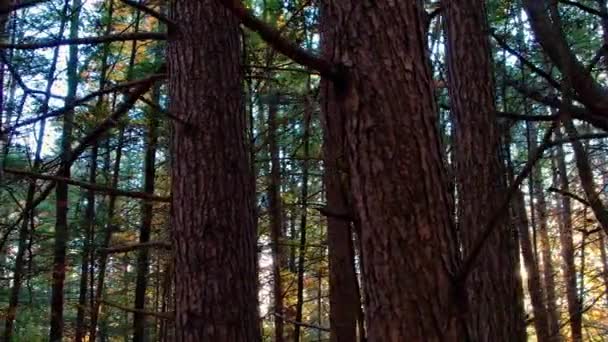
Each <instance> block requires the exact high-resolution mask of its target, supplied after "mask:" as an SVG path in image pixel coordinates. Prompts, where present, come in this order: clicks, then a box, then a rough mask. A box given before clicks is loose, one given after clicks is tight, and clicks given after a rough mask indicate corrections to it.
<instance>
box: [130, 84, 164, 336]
mask: <svg viewBox="0 0 608 342" xmlns="http://www.w3.org/2000/svg"><path fill="white" fill-rule="evenodd" d="M159 99H160V88H159V87H155V88H154V92H153V94H152V102H153V103H156V104H158V103H159ZM147 121H148V134H147V137H146V152H145V157H144V189H143V192H144V193H147V194H151V195H152V194H154V179H155V177H156V150H157V143H158V113H156V112H154V111H153V110H151V111H150V112H148V115H147ZM153 209H154V203H153V202H151V201H144V202H143V203H142V213H141V227H140V230H139V242H140V243H146V242H148V241H150V233H151V231H152V218H153V217H154V211H153ZM148 259H149V256H148V249H147V248H142V249H140V250H139V254H138V255H137V280H136V284H135V309H137V310H144V308H145V303H146V289H147V285H148V282H147V277H148V268H149V260H148ZM145 323H146V317H145V315H143V314H141V313H137V312H136V313H134V315H133V328H134V333H133V341H134V342H143V341H147V338H146V331H145V328H146V326H145Z"/></svg>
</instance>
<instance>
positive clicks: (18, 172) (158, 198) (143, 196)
mask: <svg viewBox="0 0 608 342" xmlns="http://www.w3.org/2000/svg"><path fill="white" fill-rule="evenodd" d="M4 172H6V173H10V174H13V175H17V176H22V177H27V178H32V179H42V180H49V181H54V182H65V183H68V184H70V185H75V186H78V187H81V188H84V189H88V190H91V191H95V192H101V193H105V194H110V195H114V196H123V197H131V198H139V199H143V200H147V201H156V202H170V200H171V198H170V197H161V196H155V195H151V194H148V193H145V192H139V191H126V190H120V189H114V188H109V187H106V186H102V185H98V184H93V183H87V182H82V181H79V180H75V179H71V178H65V177H60V176H55V175H44V174H40V173H35V172H30V171H26V170H17V169H11V168H4Z"/></svg>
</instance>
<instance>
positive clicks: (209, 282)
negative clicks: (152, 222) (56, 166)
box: [167, 0, 261, 342]
mask: <svg viewBox="0 0 608 342" xmlns="http://www.w3.org/2000/svg"><path fill="white" fill-rule="evenodd" d="M171 18H172V19H173V20H174V21H175V22H177V23H178V25H179V31H175V32H179V33H175V34H173V35H171V36H170V38H169V44H168V52H167V53H168V61H169V70H171V73H170V77H169V95H170V99H171V101H170V109H169V112H171V113H173V115H175V116H176V117H178V118H179V122H178V121H174V124H173V137H172V160H171V162H172V186H171V188H172V204H173V205H172V224H171V230H172V240H173V253H174V257H175V271H176V274H175V280H176V281H175V284H176V288H175V299H176V302H175V306H176V307H175V311H176V312H175V332H176V341H184V342H185V341H235V342H238V341H244V342H250V341H251V342H254V341H259V340H260V338H261V337H260V327H259V312H258V305H257V303H258V300H257V295H258V293H257V288H258V286H257V281H258V280H257V242H256V240H257V236H256V235H257V234H256V224H255V209H254V199H255V192H254V184H253V177H251V175H250V172H251V167H250V162H251V161H250V160H249V159H250V158H249V153H248V149H247V142H246V140H247V138H246V117H245V113H244V111H243V101H242V74H241V53H240V39H239V38H240V37H239V23H238V21H237V19H236V18H234V16H233V15H232V14H231V13H229V12H228V11H227V10H226V9H225V8H224V7H223V5H222V4H221V3H220V2H218V1H215V0H201V1H189V0H175V1H173V2H172V4H171ZM201 91H203V93H201Z"/></svg>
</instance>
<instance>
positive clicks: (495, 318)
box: [442, 0, 526, 342]
mask: <svg viewBox="0 0 608 342" xmlns="http://www.w3.org/2000/svg"><path fill="white" fill-rule="evenodd" d="M442 5H444V6H445V21H446V33H447V42H446V43H447V44H446V45H447V53H446V56H447V64H448V90H449V94H450V100H451V109H452V113H453V115H454V126H455V128H454V131H455V137H454V163H455V173H456V188H457V216H458V225H459V232H460V237H461V241H462V248H463V251H464V254H465V255H466V254H468V253H469V251H471V250H472V249H473V248H474V246H475V244H476V242H477V240H479V238H480V236H481V235H482V234H483V231H484V230H485V227H486V226H487V224H488V222H489V221H490V220H491V219H492V217H493V215H496V212H497V210H498V209H499V207H500V205H501V202H502V201H503V199H504V197H505V196H506V191H505V189H506V184H505V182H504V175H505V170H504V167H503V164H502V160H501V155H500V146H501V145H500V133H499V131H498V125H497V118H496V115H495V113H496V106H495V103H494V79H493V71H492V55H491V49H490V44H489V41H488V36H487V23H486V17H485V15H486V12H485V6H484V1H482V0H448V1H447V2H444V3H442ZM472 170H476V171H475V174H474V176H472V175H471V172H472ZM497 224H498V225H499V226H498V227H497V228H496V229H495V230H494V232H493V234H492V236H491V237H490V238H489V239H488V241H487V242H486V245H485V247H484V250H483V252H482V254H481V255H480V257H479V262H478V265H477V267H476V268H475V269H474V270H473V271H472V272H471V274H470V276H469V277H468V280H467V283H466V288H467V290H468V301H469V303H468V308H467V309H468V312H466V314H465V315H466V317H467V319H466V322H467V327H468V334H469V338H470V339H471V340H472V341H509V342H515V341H525V340H526V335H525V326H524V318H523V311H522V307H523V305H521V304H520V302H521V301H522V300H523V298H519V293H520V291H519V288H521V283H520V279H519V277H518V274H519V269H517V268H516V265H517V262H516V260H517V258H518V254H517V253H518V249H517V242H516V240H515V235H514V234H513V232H512V231H511V229H510V224H509V220H508V216H505V218H504V219H503V220H501V221H500V222H498V223H497ZM498 270H500V271H498ZM497 308H500V310H497Z"/></svg>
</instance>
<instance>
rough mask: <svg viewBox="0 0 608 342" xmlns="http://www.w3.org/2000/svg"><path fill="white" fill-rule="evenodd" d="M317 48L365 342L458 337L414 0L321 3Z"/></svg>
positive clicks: (422, 33) (451, 244) (446, 211)
mask: <svg viewBox="0 0 608 342" xmlns="http://www.w3.org/2000/svg"><path fill="white" fill-rule="evenodd" d="M322 11H323V15H322V18H323V24H322V26H323V27H322V29H321V32H322V34H323V36H322V41H323V54H324V57H325V58H326V59H327V60H330V61H331V62H334V63H336V64H338V65H340V66H341V67H342V69H343V70H344V71H345V74H347V76H346V77H345V79H344V80H341V81H340V80H337V81H334V82H333V83H332V84H330V85H328V87H327V88H326V89H327V91H326V92H327V93H326V94H325V99H326V105H325V110H326V115H329V116H331V115H335V113H340V115H343V116H344V118H345V123H344V125H345V132H346V137H347V156H348V165H349V178H350V182H349V183H350V184H351V186H352V189H351V191H352V194H353V198H354V201H353V202H354V209H355V212H356V216H357V218H356V219H357V220H358V221H359V223H360V227H361V236H360V238H361V253H362V259H363V268H364V270H365V277H364V287H365V293H366V318H367V323H368V324H367V327H368V339H369V341H372V342H373V341H383V342H385V341H459V340H464V338H463V335H462V332H461V330H462V329H461V327H460V325H459V324H457V322H458V318H457V315H456V314H454V312H453V309H454V305H453V299H454V297H452V294H453V292H452V284H451V282H450V273H451V272H453V271H454V269H455V267H456V262H455V254H456V250H457V249H456V248H455V241H454V236H453V235H454V231H453V223H452V221H451V215H450V213H451V209H450V200H449V197H448V194H447V191H446V189H447V180H446V179H447V178H446V174H445V170H444V165H443V162H442V152H441V147H440V143H439V136H438V132H437V116H436V108H435V103H434V99H433V88H432V78H431V74H430V68H429V65H428V60H427V56H426V49H427V47H426V30H425V18H424V13H423V12H424V11H423V6H422V2H421V1H391V0H378V1H374V2H365V1H360V0H333V1H328V0H325V1H322Z"/></svg>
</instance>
